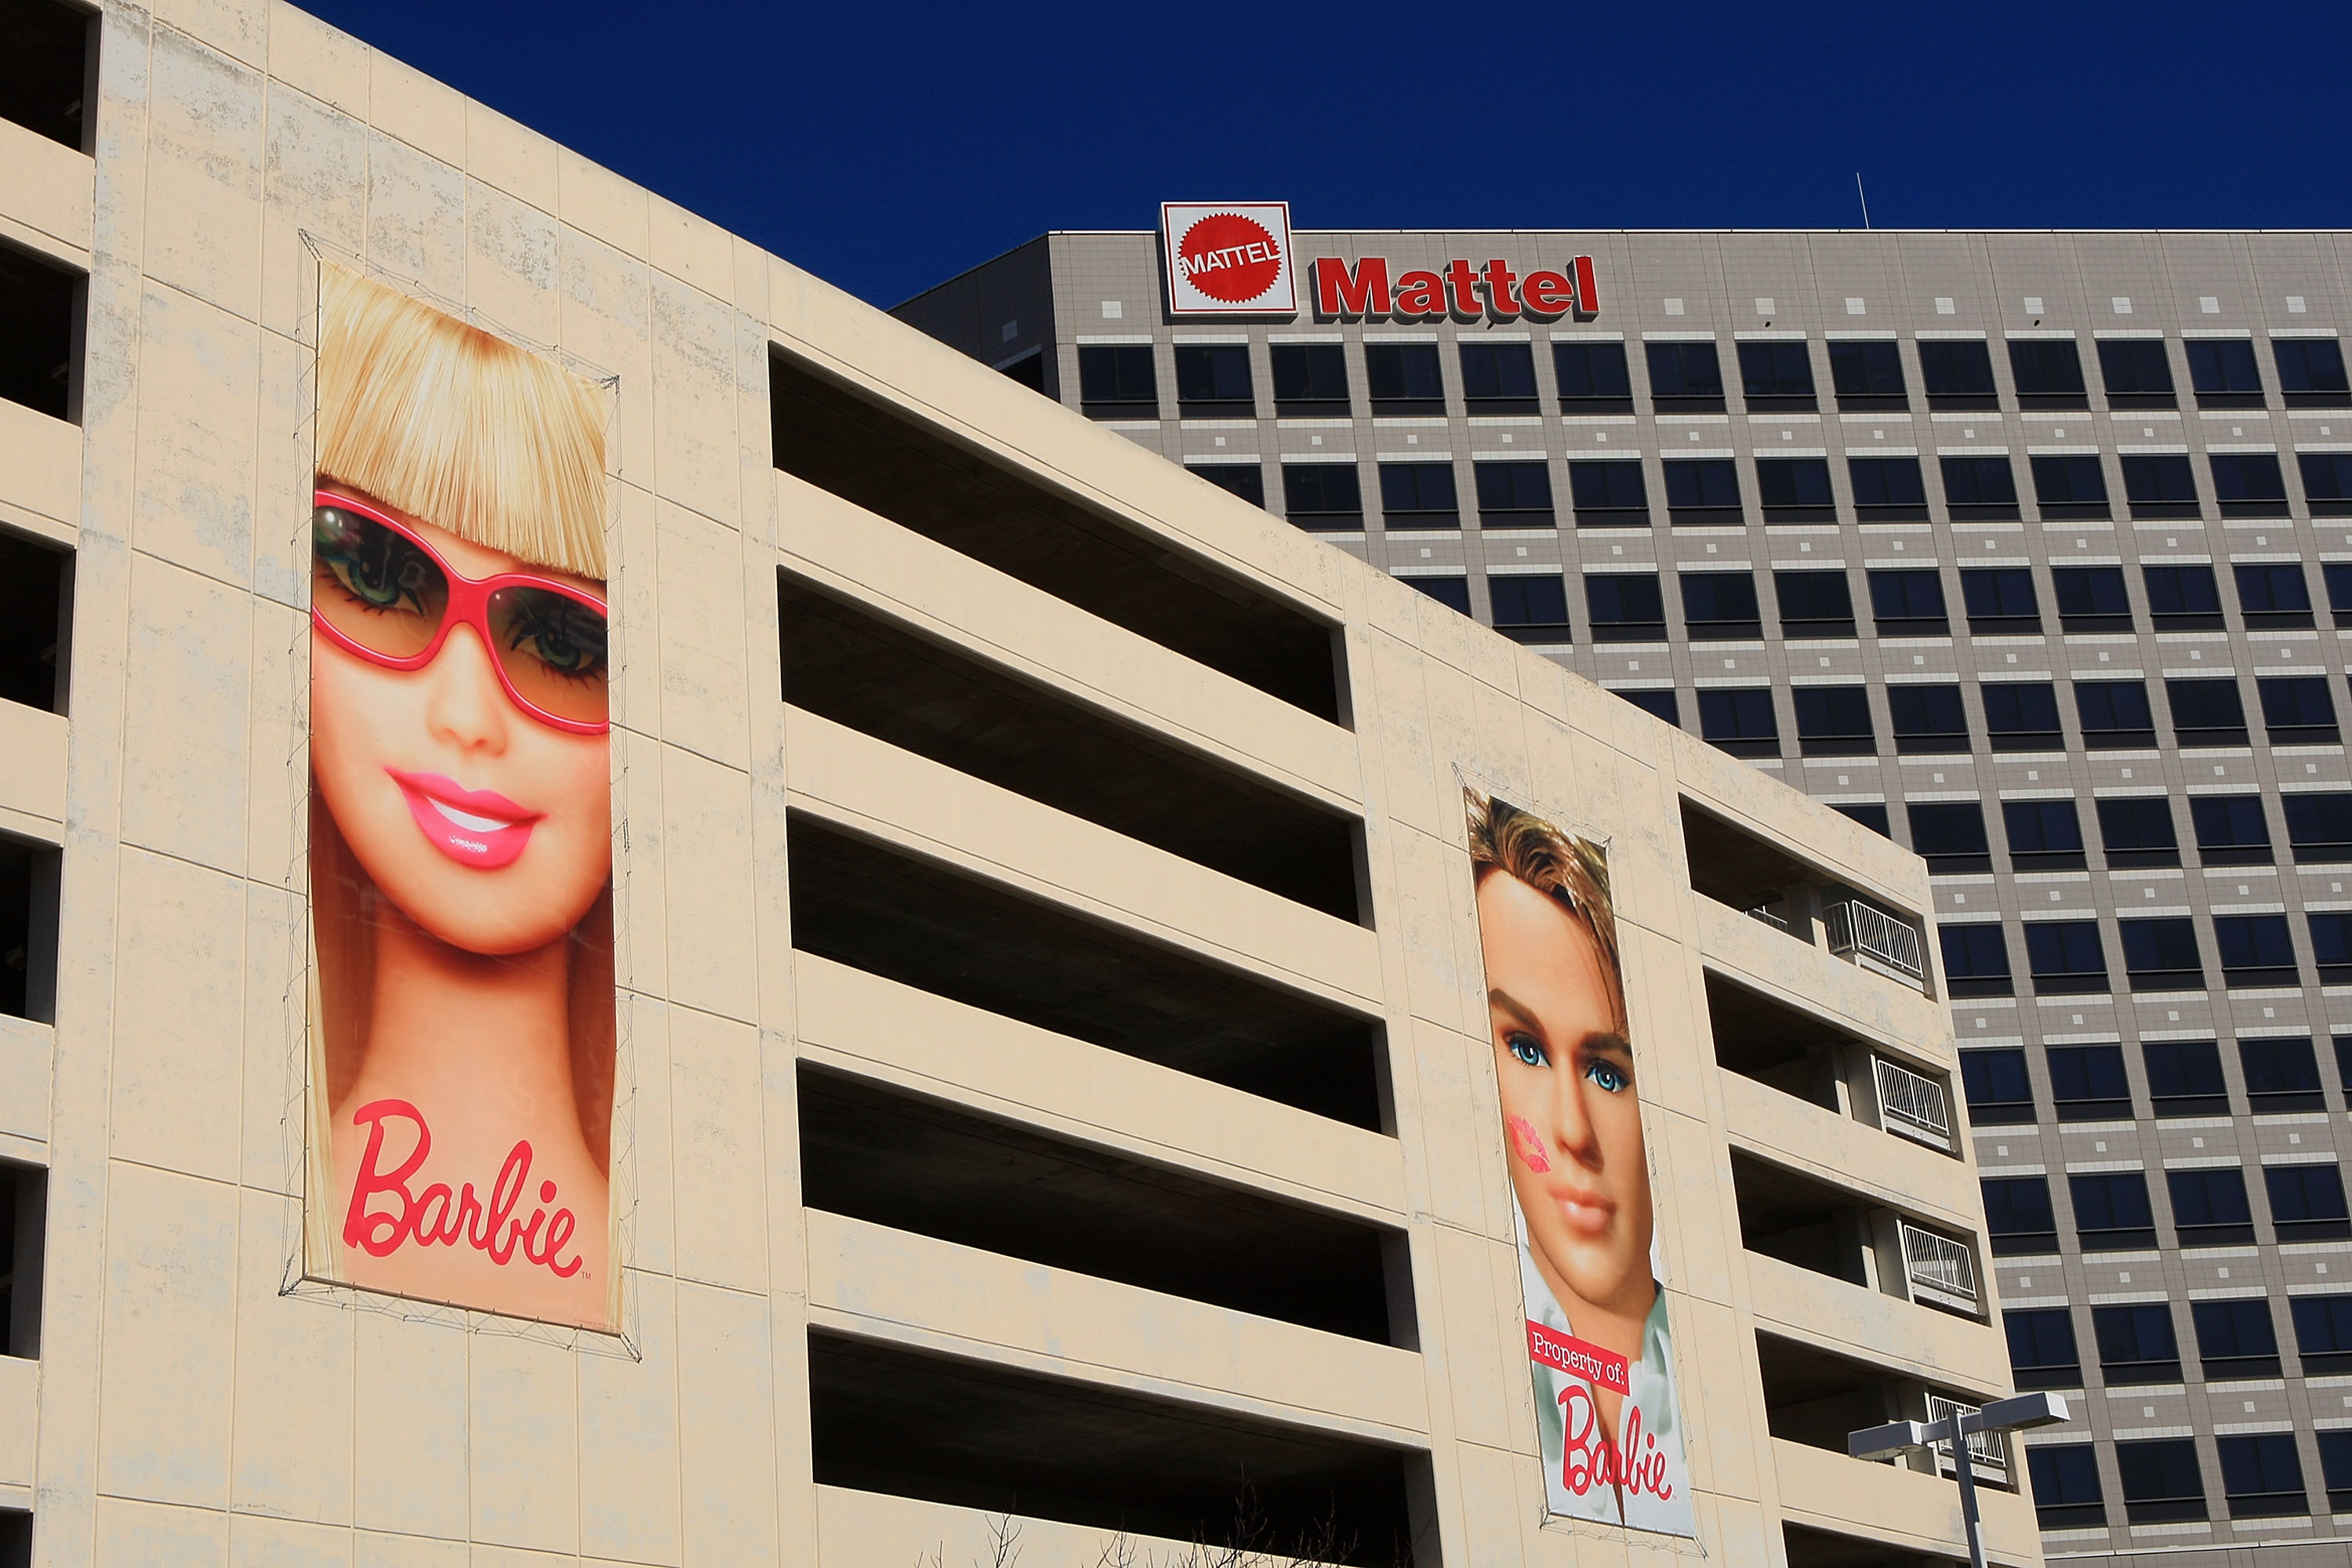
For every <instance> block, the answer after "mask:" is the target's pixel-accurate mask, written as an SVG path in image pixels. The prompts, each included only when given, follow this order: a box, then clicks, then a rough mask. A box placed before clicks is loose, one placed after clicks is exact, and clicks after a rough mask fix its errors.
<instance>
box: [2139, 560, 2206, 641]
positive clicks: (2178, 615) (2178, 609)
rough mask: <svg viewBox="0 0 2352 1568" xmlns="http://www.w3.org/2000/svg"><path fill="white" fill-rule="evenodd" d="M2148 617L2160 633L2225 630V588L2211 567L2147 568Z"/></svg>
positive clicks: (2142, 574)
mask: <svg viewBox="0 0 2352 1568" xmlns="http://www.w3.org/2000/svg"><path fill="white" fill-rule="evenodd" d="M2140 580H2141V582H2142V583H2143V584H2146V585H2147V616H2148V619H2149V620H2151V621H2153V622H2155V623H2156V629H2157V630H2158V631H2160V632H2212V631H2220V630H2221V586H2220V585H2219V584H2216V583H2215V582H2214V580H2213V568H2211V567H2210V566H2143V567H2141V568H2140Z"/></svg>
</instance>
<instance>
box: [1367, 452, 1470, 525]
mask: <svg viewBox="0 0 2352 1568" xmlns="http://www.w3.org/2000/svg"><path fill="white" fill-rule="evenodd" d="M1381 521H1382V523H1383V524H1384V525H1385V526H1386V527H1387V528H1388V529H1389V531H1391V532H1397V531H1409V530H1419V529H1432V528H1459V527H1461V526H1462V512H1461V503H1460V502H1459V501H1457V500H1455V499H1454V465H1453V464H1451V463H1382V464H1381Z"/></svg>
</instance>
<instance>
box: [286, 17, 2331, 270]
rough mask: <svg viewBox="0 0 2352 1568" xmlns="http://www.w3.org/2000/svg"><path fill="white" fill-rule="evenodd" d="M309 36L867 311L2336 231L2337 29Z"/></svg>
mask: <svg viewBox="0 0 2352 1568" xmlns="http://www.w3.org/2000/svg"><path fill="white" fill-rule="evenodd" d="M309 4H310V8H311V9H313V10H314V11H316V12H317V13H318V14H320V15H321V16H325V17H327V18H328V19H329V20H331V21H332V22H334V23H336V24H337V25H339V26H342V27H345V28H347V29H348V30H350V31H351V32H352V33H354V34H356V35H358V36H359V37H362V38H364V39H366V40H367V41H368V42H370V43H373V44H375V45H377V46H378V47H383V48H384V49H386V50H389V51H390V52H392V53H393V54H394V55H397V56H399V57H401V58H404V59H406V60H407V61H409V62H410V63H411V64H413V65H415V66H417V67H418V68H422V69H424V70H425V71H427V72H429V73H431V74H432V75H434V76H436V77H438V78H440V79H442V80H444V81H447V82H450V83H452V84H453V85H455V86H457V87H458V88H460V89H464V90H465V91H467V93H469V94H471V95H472V96H474V97H476V98H478V99H480V100H483V101H484V102H486V103H488V104H490V105H492V106H493V107H495V108H497V109H499V110H503V111H504V112H506V113H508V114H510V115H512V116H514V117H515V118H516V119H518V120H520V121H524V122H525V123H526V124H529V125H531V126H533V127H535V128H537V129H538V130H540V131H541V132H545V133H546V134H548V135H550V136H552V137H554V138H555V139H556V140H558V141H560V142H565V143H567V144H568V145H570V146H572V147H573V148H576V149H578V150H579V151H580V152H582V153H585V154H587V155H588V156H590V157H592V158H594V159H596V160H598V161H599V162H601V163H605V164H608V165H610V166H611V167H613V168H614V169H615V170H618V171H619V172H620V173H622V174H626V175H628V176H629V177H630V178H632V179H635V180H636V181H639V182H640V183H642V184H646V185H648V186H650V187H652V188H653V189H655V190H656V191H659V192H661V193H662V194H663V195H667V196H668V197H669V198H671V199H672V200H674V201H677V202H678V203H679V204H681V205H685V206H687V207H689V208H692V209H693V210H695V211H697V212H698V213H701V214H702V215H704V216H707V217H709V218H710V219H712V220H713V221H715V222H717V223H719V224H721V225H723V226H726V227H728V228H730V229H733V230H735V231H736V232H737V233H739V234H742V235H744V236H746V237H750V238H751V239H753V240H755V241H757V242H759V243H761V244H762V245H764V246H766V247H769V248H770V249H772V250H774V251H775V252H777V253H778V254H780V255H782V256H784V257H786V258H790V259H791V260H793V261H794V262H796V263H798V264H800V265H802V266H803V267H806V268H809V269H810V270H812V271H814V272H815V273H816V274H818V275H819V276H820V277H823V278H825V279H829V280H831V281H832V282H835V283H836V284H839V285H840V286H842V287H843V288H845V289H850V290H851V291H853V292H855V293H856V294H859V295H862V296H864V297H865V298H866V299H868V300H873V301H874V302H876V303H877V304H882V305H889V304H895V303H896V302H898V300H901V299H904V298H905V297H906V296H908V295H909V294H912V293H914V292H916V291H918V290H919V289H922V288H925V287H927V286H928V285H929V284H931V283H933V282H936V281H938V280H940V279H943V278H947V277H950V276H951V275H953V274H954V273H956V272H959V271H961V270H962V269H963V268H966V267H969V266H971V265H972V264H974V263H976V262H979V261H982V260H983V259H985V258H988V257H990V256H993V255H995V254H996V253H998V252H999V251H1002V250H1004V249H1006V248H1008V247H1012V246H1013V245H1017V244H1019V243H1020V242H1021V241H1022V240H1024V239H1026V238H1029V237H1032V236H1034V235H1036V234H1039V233H1042V232H1043V231H1045V230H1046V229H1049V228H1146V227H1150V226H1152V225H1153V223H1154V222H1155V221H1156V219H1157V216H1158V210H1159V203H1160V201H1162V200H1208V201H1226V200H1262V199H1287V200H1288V201H1289V202H1290V203H1291V204H1292V208H1291V210H1292V218H1293V222H1294V223H1296V224H1297V226H1300V227H1302V228H1343V227H1365V228H1436V227H1462V228H1467V227H1482V228H1483V227H1511V226H1525V227H1612V228H1613V227H1643V226H1658V227H1717V226H1721V227H1840V226H1845V227H1859V226H1860V225H1861V210H1860V207H1859V206H1858V205H1857V204H1856V201H1855V197H1854V179H1853V176H1854V173H1855V171H1856V170H1860V171H1861V172H1862V174H1863V177H1864V182H1865V184H1866V186H1867V188H1868V191H1869V197H1870V216H1871V218H1872V221H1873V222H1874V223H1875V224H1876V225H1877V226H1880V227H1921V228H1940V227H1986V226H1991V227H2189V228H2195V227H2207V228H2211V227H2273V228H2292V227H2315V226H2325V227H2336V226H2347V225H2352V115H2347V96H2348V95H2352V76H2347V60H2352V5H2346V4H2345V3H2344V0H2334V3H2332V4H2325V5H2323V4H2305V3H2302V0H2279V3H2274V4H2271V5H2262V6H2240V5H2221V6H2214V5H2202V6H2189V5H2167V4H2160V3H2143V4H2138V5H2120V4H2106V3H2101V4H2073V5H2069V4H2064V3H2063V0H2060V3H2058V4H2050V3H2047V0H2044V3H2042V4H2032V5H2027V4H2017V3H2013V0H1989V3H1981V4H1975V5H1956V4H1947V3H1935V4H1908V5H1906V4H1900V3H1897V4H1891V5H1887V4H1882V5H1854V4H1824V5H1811V6H1789V5H1782V6H1774V7H1765V6H1760V5H1748V6H1732V5H1718V4H1713V3H1711V0H1710V3H1702V0H1689V3H1685V4H1681V5H1633V6H1624V7H1621V8H1618V9H1616V10H1614V11H1611V10H1608V9H1605V8H1600V7H1588V6H1584V5H1576V4H1574V3H1572V0H1567V3H1559V0H1555V3H1552V4H1542V3H1535V4H1528V3H1524V0H1522V3H1519V4H1504V5H1433V4H1426V3H1424V4H1422V5H1399V4H1386V3H1380V4H1372V3H1365V4H1352V5H1331V6H1328V7H1322V8H1314V9H1308V8H1304V7H1298V8H1281V7H1253V6H1245V5H1235V4H1233V3H1232V0H1223V3H1205V0H1192V3H1190V4H1183V3H1171V4H1164V5H1111V6H1073V5H1055V6H1048V5H999V6H982V5H957V6H944V5H928V4H922V3H919V0H910V3H908V4H904V5H838V4H835V5H826V6H823V7H816V6H810V5H760V4H753V3H748V0H709V3H705V4H689V5H642V4H641V5H629V6H620V5H605V4H598V3H594V0H583V3H580V4H573V5H516V4H509V3H505V0H463V3H460V0H402V3H401V4H398V5H393V4H387V3H385V0H309Z"/></svg>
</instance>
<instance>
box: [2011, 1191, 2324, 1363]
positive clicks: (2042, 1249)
mask: <svg viewBox="0 0 2352 1568" xmlns="http://www.w3.org/2000/svg"><path fill="white" fill-rule="evenodd" d="M1982 1183H1983V1187H1984V1208H1985V1233H1986V1235H1988V1236H1989V1237H1991V1239H1992V1250H1993V1256H1994V1257H1996V1258H2014V1257H2016V1256H2018V1255H2019V1254H2021V1253H2022V1254H2041V1253H2049V1252H2055V1251H2057V1250H2058V1220H2057V1216H2056V1215H2055V1213H2054V1212H2053V1210H2052V1208H2051V1207H2050V1179H2049V1178H2048V1177H2046V1176H1986V1177H1984V1178H1983V1179H1982ZM2347 1348H2352V1347H2347Z"/></svg>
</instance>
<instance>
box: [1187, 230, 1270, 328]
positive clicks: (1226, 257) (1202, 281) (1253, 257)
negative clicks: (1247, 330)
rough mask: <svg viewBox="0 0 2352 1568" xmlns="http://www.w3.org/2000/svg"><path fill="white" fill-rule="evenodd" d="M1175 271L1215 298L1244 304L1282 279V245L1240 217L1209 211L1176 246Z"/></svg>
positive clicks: (1229, 302)
mask: <svg viewBox="0 0 2352 1568" xmlns="http://www.w3.org/2000/svg"><path fill="white" fill-rule="evenodd" d="M1176 268H1177V273H1178V275H1179V276H1180V277H1181V278H1182V279H1184V280H1185V281H1186V282H1189V283H1190V284H1192V287H1193V288H1195V289H1199V290H1200V291H1201V292H1202V293H1203V294H1206V295H1207V296H1208V297H1209V298H1210V299H1212V300H1223V302H1224V303H1226V304H1228V305H1246V304H1248V303H1249V302H1250V301H1251V300H1255V299H1257V298H1259V297H1260V296H1262V295H1264V294H1265V292H1266V290H1267V289H1272V288H1273V287H1274V285H1275V282H1276V279H1279V278H1281V276H1282V242H1281V241H1279V240H1277V239H1276V238H1275V237H1274V235H1273V233H1272V231H1270V230H1269V229H1267V227H1266V226H1265V225H1264V224H1262V223H1260V222H1258V221H1257V220H1256V219H1255V218H1253V217H1244V216H1242V215H1241V214H1240V213H1211V214H1210V215H1209V216H1207V217H1204V218H1202V220H1201V221H1200V222H1198V223H1196V224H1194V225H1192V227H1190V228H1188V229H1186V230H1185V231H1184V234H1183V237H1181V239H1179V240H1178V241H1177V242H1176Z"/></svg>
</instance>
